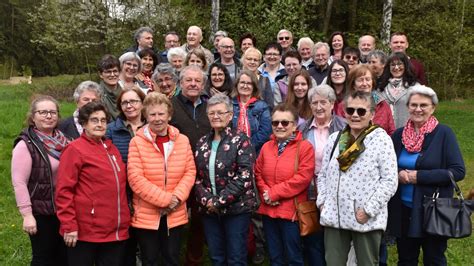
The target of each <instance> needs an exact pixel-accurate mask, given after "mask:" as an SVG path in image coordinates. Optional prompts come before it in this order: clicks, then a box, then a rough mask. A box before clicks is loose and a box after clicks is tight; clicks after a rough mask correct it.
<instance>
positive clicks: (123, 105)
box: [120, 100, 142, 107]
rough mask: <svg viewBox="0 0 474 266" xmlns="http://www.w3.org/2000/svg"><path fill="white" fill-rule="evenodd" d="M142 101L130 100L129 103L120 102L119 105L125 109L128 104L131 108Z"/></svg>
mask: <svg viewBox="0 0 474 266" xmlns="http://www.w3.org/2000/svg"><path fill="white" fill-rule="evenodd" d="M141 102H142V101H140V100H130V101H122V102H121V103H120V106H122V107H127V106H128V105H129V104H130V105H131V106H133V107H135V106H137V104H138V103H141Z"/></svg>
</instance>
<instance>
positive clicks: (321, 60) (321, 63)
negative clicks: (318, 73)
mask: <svg viewBox="0 0 474 266" xmlns="http://www.w3.org/2000/svg"><path fill="white" fill-rule="evenodd" d="M328 59H329V51H328V50H327V49H326V47H319V48H318V49H316V53H315V54H314V58H313V60H314V63H315V64H316V66H318V67H319V68H324V67H325V66H326V65H327V64H328Z"/></svg>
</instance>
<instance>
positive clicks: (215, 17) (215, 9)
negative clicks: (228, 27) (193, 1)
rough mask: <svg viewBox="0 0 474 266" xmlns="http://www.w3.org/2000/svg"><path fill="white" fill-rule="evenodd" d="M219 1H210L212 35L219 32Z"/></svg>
mask: <svg viewBox="0 0 474 266" xmlns="http://www.w3.org/2000/svg"><path fill="white" fill-rule="evenodd" d="M219 9H220V6H219V0H212V15H211V32H212V35H214V33H216V31H218V30H219Z"/></svg>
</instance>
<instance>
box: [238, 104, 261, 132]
mask: <svg viewBox="0 0 474 266" xmlns="http://www.w3.org/2000/svg"><path fill="white" fill-rule="evenodd" d="M237 100H238V101H239V107H240V113H239V120H238V122H237V130H238V131H239V132H243V133H245V134H246V135H247V136H248V137H249V138H250V137H251V134H252V133H251V132H250V131H251V130H250V124H249V118H248V116H247V108H248V107H249V105H250V104H252V103H254V102H256V101H257V98H255V97H252V98H250V100H249V101H248V102H247V103H246V104H244V103H242V102H241V101H240V97H239V96H237Z"/></svg>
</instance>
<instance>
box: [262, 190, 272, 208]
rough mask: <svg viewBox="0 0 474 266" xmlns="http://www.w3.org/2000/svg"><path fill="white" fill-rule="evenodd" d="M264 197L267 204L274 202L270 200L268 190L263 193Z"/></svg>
mask: <svg viewBox="0 0 474 266" xmlns="http://www.w3.org/2000/svg"><path fill="white" fill-rule="evenodd" d="M262 196H263V200H264V201H265V203H266V204H268V205H270V204H271V203H272V201H271V200H270V196H269V195H268V190H265V191H263V194H262Z"/></svg>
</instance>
